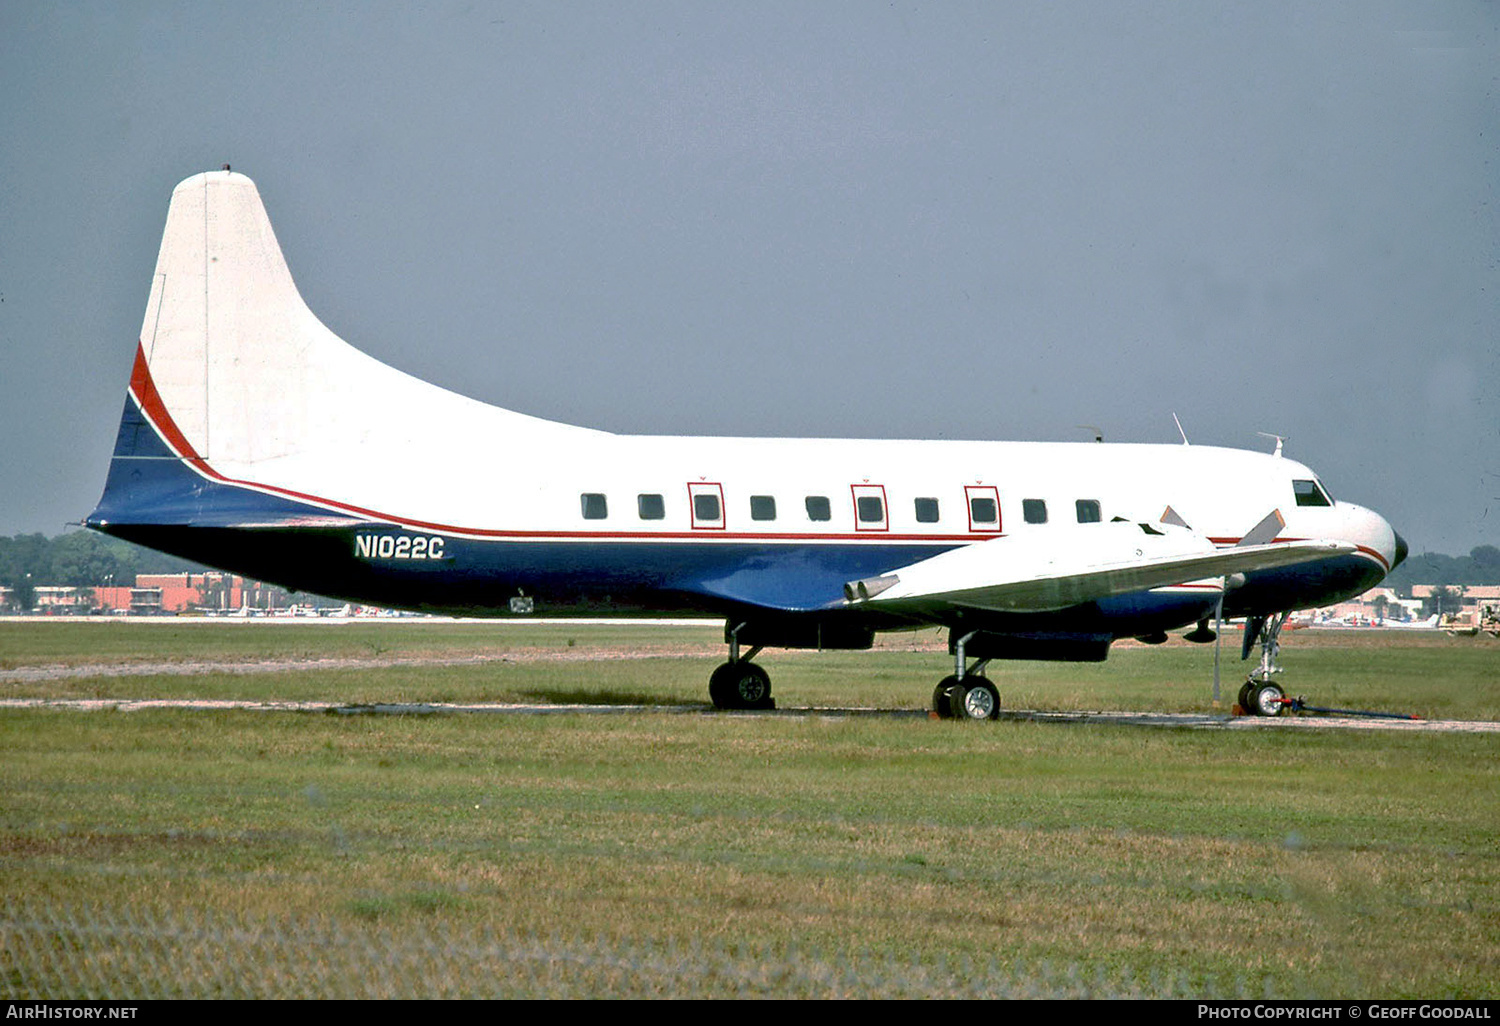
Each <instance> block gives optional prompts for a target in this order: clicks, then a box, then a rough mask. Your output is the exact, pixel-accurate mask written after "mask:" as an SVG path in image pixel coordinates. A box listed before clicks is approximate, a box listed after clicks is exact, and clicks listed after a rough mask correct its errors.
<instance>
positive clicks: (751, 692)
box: [708, 660, 776, 709]
mask: <svg viewBox="0 0 1500 1026" xmlns="http://www.w3.org/2000/svg"><path fill="white" fill-rule="evenodd" d="M708 697H709V698H710V699H712V700H713V703H714V707H715V708H718V709H774V708H776V701H775V699H773V698H772V697H771V675H770V674H768V673H767V672H766V671H765V670H763V669H761V667H759V666H757V665H756V664H755V663H747V662H745V661H744V660H741V661H740V662H737V663H724V664H722V665H720V666H719V668H718V669H716V670H714V672H713V676H711V677H709V678H708Z"/></svg>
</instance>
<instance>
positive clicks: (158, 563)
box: [0, 531, 205, 609]
mask: <svg viewBox="0 0 1500 1026" xmlns="http://www.w3.org/2000/svg"><path fill="white" fill-rule="evenodd" d="M204 569H205V568H204V567H203V566H202V565H201V564H199V563H193V562H190V561H188V560H185V559H181V558H179V557H177V556H168V555H165V554H164V553H160V552H157V551H155V550H154V549H148V548H144V547H142V546H140V545H133V544H131V543H130V542H128V541H123V540H122V539H119V538H110V537H108V536H106V535H102V534H97V533H95V532H93V531H73V532H70V533H68V534H60V535H58V536H57V537H55V538H48V537H47V536H46V535H43V534H18V535H16V536H14V537H6V536H5V535H0V585H4V586H5V587H7V588H13V589H15V593H16V599H17V601H18V604H19V605H20V606H21V608H22V609H30V608H31V607H32V605H33V604H34V602H33V589H35V588H37V587H42V586H46V585H60V586H63V587H72V588H80V587H93V586H96V585H108V584H113V585H116V586H120V587H128V586H130V585H133V584H134V583H135V575H136V574H180V573H183V572H184V571H191V572H193V573H200V572H202V571H203V570H204Z"/></svg>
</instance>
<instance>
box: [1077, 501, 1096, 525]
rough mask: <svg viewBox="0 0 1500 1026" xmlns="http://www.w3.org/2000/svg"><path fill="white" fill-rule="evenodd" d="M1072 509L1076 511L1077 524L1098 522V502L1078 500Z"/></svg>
mask: <svg viewBox="0 0 1500 1026" xmlns="http://www.w3.org/2000/svg"><path fill="white" fill-rule="evenodd" d="M1073 505H1074V507H1076V508H1077V510H1078V522H1079V523H1080V524H1097V523H1098V522H1099V500H1098V499H1079V500H1078V501H1077V502H1075V503H1074V504H1073Z"/></svg>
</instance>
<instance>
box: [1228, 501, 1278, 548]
mask: <svg viewBox="0 0 1500 1026" xmlns="http://www.w3.org/2000/svg"><path fill="white" fill-rule="evenodd" d="M1285 526H1286V517H1284V516H1282V515H1281V510H1279V509H1273V510H1271V512H1269V513H1267V514H1266V517H1265V519H1264V520H1262V521H1261V522H1260V523H1258V524H1256V525H1255V526H1254V527H1252V528H1250V530H1249V531H1247V532H1245V537H1243V538H1241V539H1240V540H1239V544H1238V545H1236V546H1235V547H1236V548H1239V547H1240V546H1244V545H1265V544H1267V543H1268V542H1273V541H1275V540H1276V536H1277V535H1278V534H1280V533H1281V529H1282V528H1283V527H1285Z"/></svg>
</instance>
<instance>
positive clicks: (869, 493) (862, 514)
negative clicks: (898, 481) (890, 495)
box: [849, 484, 891, 531]
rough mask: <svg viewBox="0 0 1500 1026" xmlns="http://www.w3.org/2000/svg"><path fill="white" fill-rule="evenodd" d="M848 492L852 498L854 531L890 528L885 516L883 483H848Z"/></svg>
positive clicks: (885, 529)
mask: <svg viewBox="0 0 1500 1026" xmlns="http://www.w3.org/2000/svg"><path fill="white" fill-rule="evenodd" d="M849 494H850V497H851V498H852V499H853V500H854V529H855V530H856V531H888V530H890V527H891V525H890V523H889V522H888V521H887V520H886V518H885V485H878V484H857V485H850V486H849Z"/></svg>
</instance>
